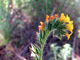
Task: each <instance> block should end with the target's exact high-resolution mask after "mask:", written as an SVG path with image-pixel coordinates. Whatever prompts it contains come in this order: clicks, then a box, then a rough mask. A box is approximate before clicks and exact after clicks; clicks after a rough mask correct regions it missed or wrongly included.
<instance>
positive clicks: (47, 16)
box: [46, 15, 49, 23]
mask: <svg viewBox="0 0 80 60" xmlns="http://www.w3.org/2000/svg"><path fill="white" fill-rule="evenodd" d="M48 19H49V15H46V22H47V23H48Z"/></svg>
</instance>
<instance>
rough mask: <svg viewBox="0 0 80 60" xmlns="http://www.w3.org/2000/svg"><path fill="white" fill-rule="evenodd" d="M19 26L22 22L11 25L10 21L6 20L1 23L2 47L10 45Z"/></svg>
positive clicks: (0, 38) (0, 39) (0, 40)
mask: <svg viewBox="0 0 80 60" xmlns="http://www.w3.org/2000/svg"><path fill="white" fill-rule="evenodd" d="M19 24H20V21H19V22H18V21H14V22H13V23H9V21H7V20H4V21H1V22H0V42H1V44H0V46H4V45H6V44H7V43H9V41H10V39H11V35H12V33H13V31H14V30H15V29H16V28H17V26H18V25H19Z"/></svg>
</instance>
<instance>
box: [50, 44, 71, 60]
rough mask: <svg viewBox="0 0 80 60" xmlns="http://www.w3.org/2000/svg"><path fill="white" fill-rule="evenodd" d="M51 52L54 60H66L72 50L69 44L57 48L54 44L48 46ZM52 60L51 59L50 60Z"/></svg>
mask: <svg viewBox="0 0 80 60" xmlns="http://www.w3.org/2000/svg"><path fill="white" fill-rule="evenodd" d="M50 47H51V51H53V54H54V57H53V59H54V60H67V58H70V57H71V51H72V48H71V46H70V44H65V45H63V47H60V46H57V44H56V43H53V44H51V45H50ZM50 59H52V57H51V58H50Z"/></svg>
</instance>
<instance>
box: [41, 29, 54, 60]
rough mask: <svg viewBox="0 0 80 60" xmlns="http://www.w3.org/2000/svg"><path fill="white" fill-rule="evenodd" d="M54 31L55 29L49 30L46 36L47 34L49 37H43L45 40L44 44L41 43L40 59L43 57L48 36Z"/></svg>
mask: <svg viewBox="0 0 80 60" xmlns="http://www.w3.org/2000/svg"><path fill="white" fill-rule="evenodd" d="M52 32H53V30H52V31H47V33H46V35H45V36H47V37H45V38H44V39H43V40H44V42H43V44H42V45H41V56H40V60H42V59H43V50H44V47H45V45H46V41H47V38H48V36H49V35H50V34H51V33H52Z"/></svg>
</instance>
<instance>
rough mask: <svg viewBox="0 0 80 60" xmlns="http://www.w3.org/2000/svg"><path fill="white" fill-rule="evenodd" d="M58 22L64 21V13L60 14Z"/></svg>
mask: <svg viewBox="0 0 80 60" xmlns="http://www.w3.org/2000/svg"><path fill="white" fill-rule="evenodd" d="M59 21H65V15H64V13H61V16H60V19H59Z"/></svg>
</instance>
